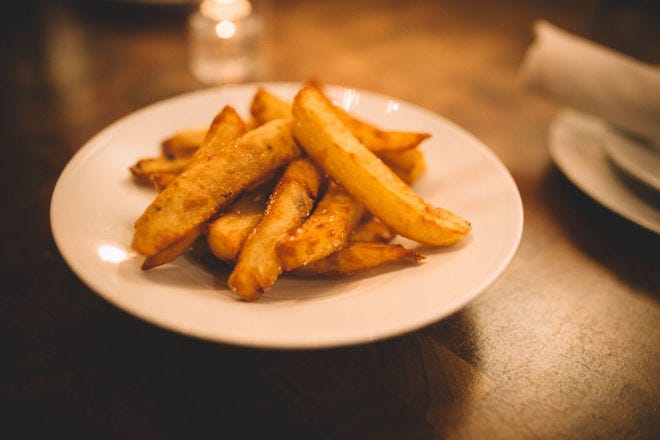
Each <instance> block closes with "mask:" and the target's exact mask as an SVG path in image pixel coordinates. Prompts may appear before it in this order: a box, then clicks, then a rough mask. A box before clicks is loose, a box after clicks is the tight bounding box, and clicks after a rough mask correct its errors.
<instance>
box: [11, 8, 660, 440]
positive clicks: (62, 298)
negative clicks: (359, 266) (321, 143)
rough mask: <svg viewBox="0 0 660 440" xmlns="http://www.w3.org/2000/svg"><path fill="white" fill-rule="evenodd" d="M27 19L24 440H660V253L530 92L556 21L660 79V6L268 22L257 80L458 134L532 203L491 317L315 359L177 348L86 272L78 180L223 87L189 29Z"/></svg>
mask: <svg viewBox="0 0 660 440" xmlns="http://www.w3.org/2000/svg"><path fill="white" fill-rule="evenodd" d="M14 3H15V4H14V9H13V10H7V12H8V13H4V12H3V14H2V15H3V17H2V18H1V19H0V20H1V21H2V45H1V50H2V61H1V67H0V79H1V83H0V84H1V85H0V88H1V89H0V90H1V91H2V99H0V105H1V106H2V112H1V113H0V114H1V115H2V120H1V122H0V124H1V130H0V133H2V137H3V139H2V147H0V151H1V152H2V161H1V162H0V163H1V166H2V171H1V172H0V179H1V180H0V181H1V182H2V188H4V190H3V191H2V203H1V206H2V207H3V208H2V215H1V216H0V225H1V226H2V227H1V229H0V230H1V231H2V232H3V233H4V235H3V243H2V246H1V247H0V249H1V251H2V260H1V263H2V264H1V265H0V273H1V274H2V276H1V277H0V279H1V280H2V282H1V284H0V286H2V287H1V296H0V335H1V336H0V338H1V339H0V341H1V343H2V347H3V350H2V352H3V361H2V362H1V363H0V365H1V366H0V377H1V379H0V402H2V410H1V411H0V436H2V437H3V438H35V437H36V438H106V437H107V438H131V439H134V438H140V439H145V438H159V439H160V438H166V439H169V438H173V439H174V438H270V437H274V438H279V437H280V436H284V435H287V436H288V437H291V438H377V439H381V438H396V439H403V438H405V439H418V438H420V439H423V438H468V439H471V438H507V439H508V438H553V439H554V438H580V439H583V438H602V439H613V438H627V439H629V438H657V436H658V435H660V422H659V421H660V418H659V416H658V402H659V400H660V399H659V397H660V368H659V361H660V307H659V306H658V294H659V293H660V292H659V286H660V270H659V269H660V265H659V260H658V252H659V251H660V246H659V244H660V240H658V236H657V235H655V234H653V233H650V232H648V231H645V230H643V229H641V228H639V227H637V226H636V225H634V224H632V223H629V222H628V221H626V220H623V219H622V218H620V217H618V216H617V215H615V214H613V213H611V212H609V211H608V210H607V209H605V208H603V207H601V206H600V205H598V204H597V203H595V202H594V201H592V200H591V199H589V198H588V197H587V196H585V195H584V194H583V193H582V192H581V191H580V190H579V189H577V188H576V187H574V186H573V185H572V184H571V183H570V182H569V181H568V180H567V179H566V178H565V177H563V175H562V174H561V173H560V172H559V171H558V170H557V168H555V167H554V166H553V164H552V162H551V160H550V158H549V155H548V149H547V144H546V133H547V128H548V124H549V123H550V121H551V120H552V118H553V117H554V115H556V113H557V111H558V110H559V109H560V103H557V102H554V101H552V100H551V99H549V98H547V97H544V96H540V95H538V94H535V93H533V92H530V91H528V90H525V89H524V88H523V87H522V86H521V84H520V83H519V82H518V80H517V76H516V74H517V69H518V67H519V64H520V61H521V59H522V56H523V54H524V51H525V49H526V48H527V47H528V45H529V44H530V42H531V40H532V34H531V25H532V23H533V21H534V20H535V19H538V18H544V19H547V20H549V21H551V22H553V23H555V24H557V25H559V26H562V27H564V28H566V29H567V30H569V31H572V32H575V33H577V34H579V35H583V36H586V37H588V38H591V39H594V40H596V41H599V42H601V43H604V44H608V45H610V46H611V47H613V48H615V49H617V50H620V51H622V52H625V53H627V54H630V55H633V56H636V57H638V58H640V59H643V60H646V61H649V62H653V63H657V62H658V61H659V59H660V57H659V55H660V51H659V45H658V42H659V41H660V38H659V35H658V27H657V22H658V21H657V20H658V17H659V14H658V7H657V6H654V5H653V3H654V2H645V1H639V2H635V1H625V2H621V1H602V2H599V1H597V0H592V1H586V0H585V1H576V2H550V1H530V2H517V1H514V0H505V1H499V2H495V1H492V2H491V1H486V0H480V1H475V2H452V1H432V0H428V1H410V2H397V1H375V0H374V1H368V0H364V1H362V0H336V1H331V2H330V1H329V2H325V1H308V2H304V1H294V0H286V1H277V0H271V1H270V2H267V3H266V2H262V3H259V2H256V3H255V6H256V8H257V10H258V11H259V12H260V13H261V14H263V17H264V19H265V32H264V38H263V45H264V47H263V60H264V67H265V69H264V71H263V72H261V73H260V74H259V76H258V77H257V78H256V79H260V80H286V81H290V80H293V81H302V80H305V79H307V78H309V77H311V76H316V77H318V78H320V79H321V80H323V81H325V82H328V83H335V84H342V85H348V86H352V87H359V88H364V89H369V90H373V91H376V92H379V93H382V94H387V95H393V96H396V97H399V98H401V99H403V100H407V101H411V102H413V103H415V104H418V105H420V106H422V107H425V108H428V109H430V110H432V111H434V112H437V113H438V114H441V115H443V116H444V117H446V118H448V119H450V120H453V121H455V122H456V123H458V124H459V125H461V126H463V127H464V128H465V129H467V130H468V131H470V132H472V133H473V134H474V135H476V136H477V137H478V138H480V139H481V140H482V141H484V142H485V143H486V144H487V145H488V146H489V147H490V148H491V149H492V150H493V152H494V153H495V154H496V155H497V156H498V157H499V158H500V159H501V160H502V161H503V162H504V164H505V165H506V166H507V167H508V169H509V170H510V171H511V174H512V175H513V177H514V179H515V181H516V183H517V185H518V187H519V189H520V192H521V195H522V200H523V204H524V215H525V227H524V233H523V236H522V241H521V244H520V247H519V250H518V252H517V254H516V256H515V257H514V258H513V261H512V262H511V264H510V265H509V266H508V268H507V269H506V270H505V271H504V273H503V274H502V275H501V276H500V277H499V278H498V279H497V280H496V282H495V283H493V284H492V285H491V286H490V287H488V288H487V289H486V290H485V291H484V292H483V294H482V295H480V296H479V297H478V298H477V299H475V300H474V301H472V302H471V303H470V304H469V305H468V306H466V307H465V308H463V309H462V310H460V311H458V312H457V313H455V314H453V315H451V316H449V317H447V318H446V319H443V320H441V321H440V322H437V323H435V324H433V325H430V326H428V327H425V328H422V329H420V330H418V331H415V332H413V333H410V334H405V335H401V336H399V337H395V338H392V339H388V340H384V341H379V342H375V343H371V344H365V345H358V346H352V347H344V348H336V349H328V350H309V351H276V350H257V349H249V348H241V347H234V346H227V345H221V344H216V343H210V342H204V341H200V340H196V339H192V338H189V337H186V336H182V335H179V334H175V333H171V332H169V331H166V330H162V329H160V328H157V327H155V326H152V325H151V324H149V323H146V322H143V321H141V320H139V319H137V318H134V317H133V316H131V315H128V314H127V313H125V312H123V311H121V310H119V309H117V308H115V307H114V306H112V305H110V304H108V303H107V302H105V301H104V300H102V299H101V298H100V297H99V296H97V295H96V294H95V293H94V292H93V291H91V290H90V289H89V288H87V287H86V286H85V285H84V284H83V283H82V282H81V281H80V280H79V279H78V278H77V277H76V276H75V275H74V274H73V273H72V272H71V270H70V269H69V268H68V267H67V265H66V263H65V262H64V260H63V259H62V257H61V256H60V254H59V253H58V250H57V248H56V246H55V244H54V242H53V239H52V235H51V231H50V224H49V207H50V197H51V194H52V191H53V187H54V185H55V182H56V180H57V177H58V175H59V173H60V172H61V171H62V169H63V167H64V166H65V164H66V163H67V161H68V160H69V159H70V158H71V157H72V155H73V154H74V153H75V152H76V151H77V150H78V149H79V148H80V147H81V146H82V145H83V144H84V142H85V141H86V140H88V139H89V138H90V137H91V136H93V135H94V134H95V133H97V132H98V131H99V130H101V129H102V128H104V127H105V126H107V125H108V124H110V123H111V122H113V121H115V120H116V119H118V118H120V117H122V116H124V115H126V114H128V113H130V112H132V111H134V110H137V109H139V108H141V107H143V106H145V105H147V104H150V103H154V102H156V101H159V100H161V99H164V98H167V97H170V96H173V95H177V94H180V93H183V92H187V91H191V90H195V89H200V88H201V87H202V85H201V84H199V83H198V82H197V81H196V80H195V78H193V76H192V75H191V74H190V72H189V70H188V65H187V48H188V46H187V40H186V17H187V14H188V11H187V9H186V8H182V7H158V6H144V5H142V6H140V5H133V4H129V3H121V2H94V1H77V2H74V1H68V2H67V1H51V2H46V1H34V2H14ZM99 184H100V185H102V184H103V182H99ZM3 433H5V434H7V433H8V434H9V436H6V435H2V434H3ZM285 438H286V437H285Z"/></svg>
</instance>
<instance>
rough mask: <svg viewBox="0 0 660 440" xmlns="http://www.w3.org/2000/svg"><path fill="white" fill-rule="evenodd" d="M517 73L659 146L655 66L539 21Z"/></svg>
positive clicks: (659, 74) (659, 80) (659, 83)
mask: <svg viewBox="0 0 660 440" xmlns="http://www.w3.org/2000/svg"><path fill="white" fill-rule="evenodd" d="M534 30H535V34H536V40H535V41H534V43H533V44H532V46H531V47H530V48H529V50H528V52H527V54H526V56H525V60H524V61H523V64H522V68H521V74H522V77H523V79H524V81H525V82H526V84H527V85H528V86H530V87H533V88H536V89H539V90H541V91H543V92H545V93H547V94H549V95H551V96H553V97H554V98H555V99H557V100H559V101H560V102H562V103H564V104H565V105H566V106H569V107H573V108H575V109H577V110H580V111H582V112H585V113H589V114H592V115H594V116H597V117H599V118H602V119H603V120H605V121H607V122H608V123H610V124H611V125H613V126H616V127H618V128H620V129H623V130H624V131H627V132H629V133H631V134H634V135H636V136H639V137H641V138H644V139H645V140H646V141H648V143H650V144H651V145H654V147H655V148H656V149H660V69H659V68H657V67H655V66H651V65H649V64H646V63H643V62H640V61H638V60H636V59H634V58H631V57H628V56H626V55H623V54H620V53H618V52H615V51H613V50H611V49H609V48H606V47H603V46H600V45H598V44H596V43H593V42H591V41H589V40H585V39H583V38H580V37H577V36H575V35H572V34H570V33H568V32H566V31H563V30H561V29H559V28H557V27H555V26H553V25H551V24H549V23H547V22H545V21H538V22H536V23H535V24H534Z"/></svg>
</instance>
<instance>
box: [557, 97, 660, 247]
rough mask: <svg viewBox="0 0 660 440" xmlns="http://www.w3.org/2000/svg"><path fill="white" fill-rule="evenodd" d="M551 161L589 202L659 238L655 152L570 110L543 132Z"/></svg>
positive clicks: (658, 159) (658, 156)
mask: <svg viewBox="0 0 660 440" xmlns="http://www.w3.org/2000/svg"><path fill="white" fill-rule="evenodd" d="M548 141H549V147H550V154H551V156H552V159H553V160H554V162H555V163H556V164H557V166H558V167H559V168H560V169H561V170H562V172H563V173H564V174H565V175H566V176H567V177H568V178H569V180H571V181H572V182H573V183H574V184H575V185H577V186H578V187H579V188H580V189H582V190H583V191H584V192H585V193H586V194H587V195H589V196H590V197H591V198H593V199H594V200H596V201H597V202H599V203H600V204H602V205H604V206H605V207H607V208H609V209H610V210H612V211H614V212H616V213H618V214H619V215H621V216H623V217H625V218H627V219H628V220H630V221H632V222H635V223H637V224H638V225H640V226H642V227H644V228H646V229H648V230H650V231H653V232H655V233H658V234H660V149H658V148H657V147H654V146H651V145H648V144H646V143H644V142H643V141H640V140H637V139H634V138H632V137H631V136H628V135H626V134H624V133H623V132H621V131H619V130H617V129H615V128H613V127H612V126H610V125H609V124H607V123H606V122H604V121H603V120H601V119H599V118H596V117H594V116H590V115H587V114H584V113H580V112H577V111H575V110H564V111H562V112H561V113H560V114H559V115H558V116H557V117H556V118H555V120H554V121H553V123H552V125H551V127H550V132H549V139H548Z"/></svg>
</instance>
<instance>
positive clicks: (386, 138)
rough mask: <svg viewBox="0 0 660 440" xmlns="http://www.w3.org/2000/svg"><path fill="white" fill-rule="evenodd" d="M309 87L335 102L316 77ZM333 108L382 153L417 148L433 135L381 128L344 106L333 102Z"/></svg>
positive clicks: (369, 145)
mask: <svg viewBox="0 0 660 440" xmlns="http://www.w3.org/2000/svg"><path fill="white" fill-rule="evenodd" d="M306 84H307V85H308V86H309V87H312V88H314V89H316V90H318V91H319V93H320V94H321V95H322V96H323V98H325V99H326V100H327V101H328V103H330V104H333V103H332V101H331V100H330V99H329V98H328V97H327V95H326V94H325V92H324V91H323V84H322V83H321V82H320V81H318V80H316V79H314V80H310V81H307V83H306ZM333 108H334V109H335V112H336V113H337V116H339V119H341V121H342V122H343V123H344V125H345V126H346V127H347V128H348V129H349V130H350V131H351V133H353V136H355V138H356V139H357V140H359V141H360V142H361V143H362V144H363V145H364V146H366V147H367V148H368V149H370V150H371V151H373V152H374V153H376V154H377V155H380V153H381V152H383V153H384V152H388V151H404V150H408V149H410V148H415V147H417V146H418V145H419V144H421V143H422V142H423V141H424V140H425V139H427V138H429V137H430V136H431V135H430V134H428V133H415V132H410V131H391V130H388V131H386V130H381V129H380V128H378V127H375V126H374V125H372V124H369V123H368V122H365V121H363V120H361V119H358V118H356V117H355V116H354V115H351V114H350V113H349V112H347V111H346V110H345V109H344V108H343V107H340V106H338V105H334V104H333Z"/></svg>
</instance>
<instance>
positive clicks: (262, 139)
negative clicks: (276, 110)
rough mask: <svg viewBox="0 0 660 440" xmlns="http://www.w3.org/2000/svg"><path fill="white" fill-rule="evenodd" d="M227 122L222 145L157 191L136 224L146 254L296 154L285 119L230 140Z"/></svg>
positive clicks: (232, 133)
mask: <svg viewBox="0 0 660 440" xmlns="http://www.w3.org/2000/svg"><path fill="white" fill-rule="evenodd" d="M241 129H242V127H237V126H233V125H230V124H228V125H227V126H223V130H224V131H226V136H224V137H223V138H224V139H226V142H225V145H226V146H225V148H223V149H222V150H221V151H218V152H217V153H216V154H215V155H213V156H211V157H210V158H209V159H208V160H206V161H202V162H201V163H199V164H197V165H195V166H193V167H191V168H188V169H187V170H186V171H185V172H184V173H182V174H181V175H180V176H179V177H177V178H176V179H175V180H174V181H173V182H172V183H171V184H169V185H168V186H167V188H165V190H163V191H162V192H161V193H159V194H158V196H157V197H156V199H155V200H154V201H153V202H152V203H151V205H149V207H147V209H146V210H145V212H144V213H143V214H142V215H141V216H140V218H138V220H137V221H136V222H135V233H134V235H133V243H132V246H133V248H134V249H135V250H136V251H137V252H139V253H140V254H142V255H145V256H151V255H155V254H156V253H158V252H160V251H161V250H163V249H165V248H166V247H168V246H170V245H172V244H173V243H175V242H177V241H178V240H180V239H181V237H183V236H185V235H186V234H187V233H189V232H190V231H191V230H193V229H194V228H197V227H198V226H199V225H201V224H202V223H204V222H206V221H207V220H208V219H209V218H210V217H211V216H212V215H213V214H214V213H215V212H216V211H218V209H220V208H222V207H224V206H227V205H228V204H229V203H231V202H232V201H233V200H234V199H235V198H236V197H237V196H238V195H239V194H240V193H241V192H243V191H244V190H245V189H246V188H247V187H249V186H250V185H252V184H254V183H255V182H256V181H258V180H259V179H261V178H262V177H263V176H264V175H266V174H267V173H270V172H272V171H274V170H276V169H278V168H279V167H281V166H283V165H285V164H286V163H288V162H290V161H291V160H293V159H294V158H296V157H298V156H299V155H300V153H301V151H300V148H299V147H298V146H297V144H296V142H295V141H294V140H293V137H292V136H291V121H290V120H275V121H271V122H269V123H268V124H264V125H262V126H261V127H259V128H257V129H255V130H252V131H250V132H248V133H246V134H245V135H243V136H242V137H241V138H240V139H239V140H237V141H236V140H233V139H235V137H236V135H237V133H240V132H241Z"/></svg>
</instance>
